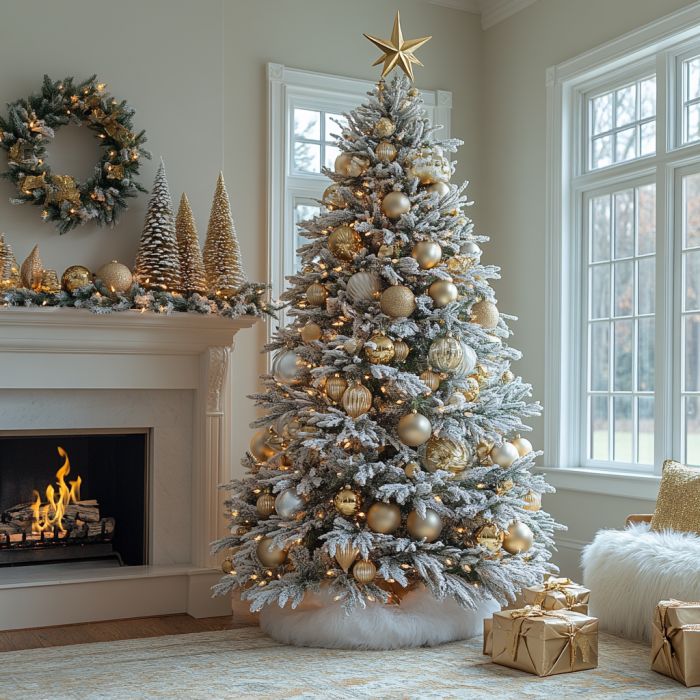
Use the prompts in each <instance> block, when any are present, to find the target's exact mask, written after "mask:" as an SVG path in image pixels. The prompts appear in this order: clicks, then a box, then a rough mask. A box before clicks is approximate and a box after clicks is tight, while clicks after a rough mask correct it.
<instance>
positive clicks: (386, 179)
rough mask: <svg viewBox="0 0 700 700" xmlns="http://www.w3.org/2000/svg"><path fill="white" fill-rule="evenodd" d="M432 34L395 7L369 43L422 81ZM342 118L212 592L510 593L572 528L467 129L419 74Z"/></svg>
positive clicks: (287, 296) (478, 599)
mask: <svg viewBox="0 0 700 700" xmlns="http://www.w3.org/2000/svg"><path fill="white" fill-rule="evenodd" d="M428 38H429V37H428ZM428 38H423V39H422V40H421V39H417V40H413V41H406V42H404V40H403V37H402V36H401V31H400V26H399V24H398V17H397V22H396V24H395V27H394V34H393V36H392V39H391V41H389V40H381V39H375V38H374V37H371V40H372V41H373V42H374V43H376V44H377V45H378V46H380V47H382V50H383V51H384V52H385V56H384V57H383V58H382V59H380V60H383V61H384V63H385V71H384V74H386V73H387V72H389V71H390V70H391V69H392V68H393V67H394V66H395V65H398V66H399V67H402V68H403V69H404V72H406V73H407V75H408V76H409V77H410V76H412V65H413V64H415V63H417V59H416V58H415V56H414V55H413V51H414V50H415V48H417V46H419V45H420V44H421V43H424V42H425V41H427V39H428ZM384 74H383V76H384ZM383 76H382V77H383ZM346 118H347V124H346V125H345V126H344V127H343V129H342V135H341V137H340V138H339V140H338V146H339V148H340V150H341V154H340V155H339V156H338V159H337V160H336V163H335V171H334V172H327V175H328V176H329V178H331V180H332V181H333V182H332V183H331V184H330V186H329V187H328V189H327V190H326V191H325V193H324V196H323V203H324V205H325V210H324V211H323V212H322V213H321V215H320V216H317V217H316V218H315V219H313V220H311V221H308V222H305V223H304V224H302V229H303V231H304V233H303V235H304V237H305V238H307V239H310V242H309V243H307V244H306V245H303V246H301V247H300V249H299V251H298V253H299V256H300V258H301V261H302V269H301V271H300V272H299V273H298V274H297V275H295V276H293V277H291V278H290V283H291V287H290V288H289V290H288V291H286V292H285V293H284V295H283V300H284V301H286V302H287V303H288V304H289V307H290V311H289V315H290V316H291V317H292V319H293V320H292V322H291V323H290V324H289V325H288V326H287V327H285V328H283V329H280V330H279V331H278V333H277V334H276V336H275V338H274V342H273V343H272V344H271V346H270V349H271V350H273V351H275V352H276V355H275V358H274V361H273V363H272V374H271V375H268V376H265V377H264V385H265V391H264V392H263V393H260V394H258V395H256V396H255V397H254V398H256V399H257V402H258V404H259V405H260V406H262V407H264V408H265V409H266V416H265V417H264V418H262V419H260V420H259V421H258V422H257V423H256V424H255V426H256V427H259V430H258V431H257V432H256V433H255V434H254V436H253V440H252V442H251V445H250V453H249V454H248V455H247V456H246V457H245V459H244V460H243V464H244V466H245V467H246V469H247V471H248V474H247V476H246V477H245V478H244V479H242V480H237V481H234V482H232V483H231V484H230V485H229V489H230V500H229V501H228V505H229V507H230V511H231V535H230V536H229V537H226V538H224V539H222V540H221V541H220V542H219V543H217V548H218V549H219V550H223V551H226V552H227V559H226V560H225V561H224V565H223V568H224V571H225V572H226V575H225V576H224V577H223V579H222V580H221V583H220V584H219V585H218V587H217V590H218V591H219V592H226V591H229V590H233V589H236V590H239V591H242V596H243V598H245V599H248V600H250V601H251V607H252V609H254V610H263V614H265V611H270V613H269V614H270V615H271V614H273V613H272V611H273V610H274V609H275V608H277V605H279V606H283V605H285V604H286V603H288V602H291V603H292V604H293V605H297V604H299V603H300V602H301V601H302V600H303V599H304V598H305V596H307V595H310V596H313V595H315V594H317V593H319V592H320V593H321V594H322V593H324V592H325V593H327V596H326V598H324V599H323V600H326V601H327V604H329V605H330V604H335V605H343V606H344V608H345V609H346V610H347V611H349V614H350V615H352V614H361V613H359V612H356V611H361V610H362V609H363V608H365V606H367V605H372V606H377V605H381V604H390V603H393V602H396V601H397V600H400V599H402V597H403V596H404V594H405V592H406V591H408V590H415V589H420V590H424V591H426V592H427V594H428V595H429V596H430V595H432V597H434V598H435V599H437V600H439V601H445V600H446V599H455V600H456V601H458V602H459V604H461V605H462V606H463V607H464V608H467V609H469V608H471V609H475V608H477V607H479V606H480V605H482V604H483V602H484V601H485V600H487V599H488V600H490V599H495V600H496V601H498V602H499V603H507V602H508V601H510V600H512V599H513V597H514V595H515V594H516V592H517V591H518V590H520V589H521V588H522V587H524V586H530V585H534V584H537V583H539V582H541V581H542V579H543V577H544V576H545V574H546V573H547V572H549V571H553V570H555V567H553V566H552V565H551V564H549V562H548V560H549V558H550V554H549V551H548V550H549V548H550V547H551V546H552V545H553V539H552V535H553V531H554V529H555V528H556V527H557V526H556V524H555V523H554V521H553V520H552V519H551V517H550V516H549V515H548V514H547V513H545V512H544V511H542V510H541V508H540V496H541V494H542V493H544V492H548V491H551V490H552V489H551V487H549V486H548V485H547V484H546V483H545V482H544V480H543V478H542V477H541V476H540V475H536V474H532V473H531V471H530V467H531V466H532V465H533V463H534V460H535V458H536V456H537V455H538V454H539V453H536V452H534V451H533V449H532V446H531V444H530V443H529V442H528V441H527V440H526V439H524V438H522V437H520V434H521V433H523V432H524V431H526V430H529V428H528V427H527V426H526V425H525V424H524V423H523V420H524V419H526V418H527V417H530V416H534V415H537V414H539V412H540V407H539V405H538V404H537V403H533V402H532V401H531V400H530V397H531V387H530V386H529V385H528V384H526V383H524V382H523V381H522V380H521V379H520V378H519V377H516V376H515V375H514V374H513V371H512V369H511V363H512V362H513V361H515V360H517V359H519V357H520V354H519V353H518V351H517V350H515V349H514V348H512V347H511V346H510V345H509V342H508V341H509V337H510V335H511V334H510V331H509V329H508V326H507V324H506V317H505V316H503V315H501V314H500V313H499V310H498V308H497V306H496V299H495V296H494V290H493V289H492V287H491V286H490V284H489V281H490V280H492V279H496V278H498V268H496V267H493V266H485V265H482V264H481V263H480V256H481V248H480V245H479V243H481V242H484V241H486V240H487V239H486V238H485V237H483V236H477V235H476V234H475V232H474V227H473V224H472V222H471V221H470V220H469V218H468V217H467V216H466V215H465V213H464V207H465V206H466V205H467V204H468V202H467V198H466V196H465V187H466V184H464V185H456V184H451V183H450V182H449V180H450V178H451V176H452V172H453V164H452V163H451V162H450V159H449V154H450V153H452V152H455V151H456V150H457V147H458V146H459V145H460V144H461V142H460V141H457V140H446V141H439V140H437V138H436V134H435V132H436V130H437V128H439V127H432V126H431V125H430V122H429V120H428V118H427V117H426V113H425V111H424V109H423V107H422V100H421V97H420V94H419V92H418V90H416V89H415V88H414V87H412V85H411V82H410V80H409V79H408V78H407V77H395V78H394V79H393V80H392V81H391V83H385V82H384V80H383V79H382V80H381V81H380V82H379V84H378V85H377V87H376V88H375V89H374V90H373V91H372V92H371V93H370V94H369V99H368V100H367V101H366V103H365V104H363V105H362V106H360V107H358V108H357V109H355V110H354V111H353V112H351V113H350V114H348V115H346ZM273 604H274V608H273V607H272V605H273ZM268 605H269V606H271V607H265V606H268ZM375 610H376V608H375ZM397 610H400V607H399V609H397ZM397 614H398V613H397ZM465 614H466V613H465ZM265 629H266V631H268V632H269V633H272V634H273V635H274V622H272V623H270V624H266V627H265ZM363 643H366V644H367V646H371V645H372V643H373V642H366V641H365V642H361V644H360V645H362V644H363Z"/></svg>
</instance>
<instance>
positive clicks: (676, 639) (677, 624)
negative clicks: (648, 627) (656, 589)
mask: <svg viewBox="0 0 700 700" xmlns="http://www.w3.org/2000/svg"><path fill="white" fill-rule="evenodd" d="M651 668H652V670H654V671H658V672H659V673H663V674H664V676H670V677H671V678H675V679H676V680H677V681H679V682H680V683H683V684H684V685H686V686H688V687H689V688H690V687H693V686H696V685H700V603H682V602H681V601H679V600H662V601H661V602H660V603H659V604H658V605H657V606H656V611H655V612H654V626H653V628H652V637H651Z"/></svg>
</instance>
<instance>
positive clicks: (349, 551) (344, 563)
mask: <svg viewBox="0 0 700 700" xmlns="http://www.w3.org/2000/svg"><path fill="white" fill-rule="evenodd" d="M359 553H360V550H359V549H358V548H357V547H355V546H354V545H351V544H346V545H339V546H337V547H336V548H335V560H336V561H337V562H338V564H340V568H341V569H342V570H343V571H344V572H345V573H347V572H348V569H349V568H350V566H351V565H352V563H353V562H354V561H355V559H357V555H358V554H359Z"/></svg>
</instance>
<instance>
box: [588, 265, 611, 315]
mask: <svg viewBox="0 0 700 700" xmlns="http://www.w3.org/2000/svg"><path fill="white" fill-rule="evenodd" d="M590 284H591V311H590V318H591V319H596V318H609V317H610V265H596V266H595V267H592V268H591V282H590Z"/></svg>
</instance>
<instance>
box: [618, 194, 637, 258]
mask: <svg viewBox="0 0 700 700" xmlns="http://www.w3.org/2000/svg"><path fill="white" fill-rule="evenodd" d="M633 255H634V192H633V191H632V190H626V191H625V192H618V193H617V194H616V195H615V257H616V258H629V257H632V256H633Z"/></svg>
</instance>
